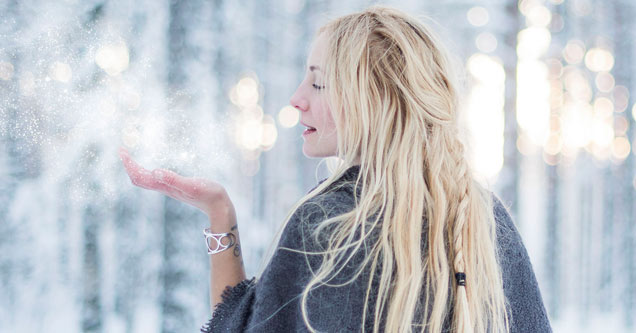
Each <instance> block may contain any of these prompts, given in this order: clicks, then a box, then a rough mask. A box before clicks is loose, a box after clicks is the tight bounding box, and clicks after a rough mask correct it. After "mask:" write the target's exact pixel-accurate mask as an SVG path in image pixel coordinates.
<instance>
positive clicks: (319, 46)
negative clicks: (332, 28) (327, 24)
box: [307, 33, 327, 68]
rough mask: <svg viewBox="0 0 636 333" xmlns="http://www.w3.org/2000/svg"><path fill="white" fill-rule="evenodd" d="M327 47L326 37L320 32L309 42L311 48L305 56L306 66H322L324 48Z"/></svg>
mask: <svg viewBox="0 0 636 333" xmlns="http://www.w3.org/2000/svg"><path fill="white" fill-rule="evenodd" d="M326 48H327V37H326V35H325V34H324V33H321V34H320V35H318V37H316V39H315V40H314V41H313V43H312V44H311V50H310V51H309V56H308V57H307V67H308V68H309V67H310V66H318V67H323V65H324V56H325V49H326Z"/></svg>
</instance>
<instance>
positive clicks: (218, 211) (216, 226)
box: [207, 198, 236, 232]
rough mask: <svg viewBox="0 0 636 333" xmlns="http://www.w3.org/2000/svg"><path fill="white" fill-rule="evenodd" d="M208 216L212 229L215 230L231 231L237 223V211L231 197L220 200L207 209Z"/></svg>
mask: <svg viewBox="0 0 636 333" xmlns="http://www.w3.org/2000/svg"><path fill="white" fill-rule="evenodd" d="M207 216H208V219H209V220H210V230H212V231H214V232H229V231H230V229H231V228H232V227H234V226H235V225H236V212H235V211H234V206H233V205H232V202H231V201H230V200H229V198H228V199H227V200H223V201H218V202H216V203H215V205H214V206H213V207H210V208H209V209H207Z"/></svg>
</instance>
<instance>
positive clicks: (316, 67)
mask: <svg viewBox="0 0 636 333" xmlns="http://www.w3.org/2000/svg"><path fill="white" fill-rule="evenodd" d="M314 70H320V67H318V66H315V65H311V66H309V71H311V72H313V71H314Z"/></svg>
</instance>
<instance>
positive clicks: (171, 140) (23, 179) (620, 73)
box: [0, 0, 636, 333]
mask: <svg viewBox="0 0 636 333" xmlns="http://www.w3.org/2000/svg"><path fill="white" fill-rule="evenodd" d="M376 3H379V4H386V5H390V6H394V7H396V8H399V9H402V10H405V11H407V12H409V13H412V14H413V15H416V16H417V17H419V18H421V19H422V20H424V22H426V23H427V24H428V25H430V26H431V27H432V29H433V30H434V31H436V32H437V33H438V34H439V35H441V36H442V37H443V40H444V41H445V42H446V47H448V49H449V50H450V51H451V54H452V55H453V56H454V57H455V58H456V61H457V62H458V63H459V64H460V67H462V69H463V71H464V75H463V78H464V80H463V81H464V82H463V84H464V92H463V103H462V113H461V115H462V116H461V120H462V124H463V125H464V126H465V127H466V130H467V131H468V133H470V138H471V139H470V142H469V147H470V153H469V156H468V158H469V160H470V162H471V165H472V167H473V169H474V171H475V176H476V177H477V178H478V179H480V181H482V182H483V183H484V184H486V185H487V186H488V187H489V188H490V189H491V190H492V191H493V192H494V193H496V194H497V195H498V196H499V197H500V198H502V200H503V202H504V204H505V205H506V206H507V207H509V211H510V213H511V215H512V217H513V219H514V221H515V223H516V226H517V228H518V229H519V231H520V233H521V235H522V237H523V240H524V243H525V246H526V248H527V250H528V253H529V255H530V258H531V261H532V264H533V267H534V270H535V273H536V275H537V280H538V282H539V285H540V288H541V292H542V296H543V300H544V302H545V305H546V308H547V310H548V313H549V316H550V319H551V322H552V325H553V328H554V330H555V332H600V331H603V332H634V331H635V330H636V322H635V321H636V237H635V236H636V225H635V222H636V211H635V208H636V207H635V204H636V195H635V188H636V177H635V176H636V166H635V163H634V162H635V157H636V155H635V153H634V150H633V148H632V146H633V145H634V144H636V142H635V136H634V134H635V133H634V126H635V119H636V106H634V98H633V96H635V95H636V41H635V37H636V24H635V23H634V20H635V18H636V2H634V1H633V0H612V1H602V0H519V1H517V0H481V1H479V0H478V1H467V0H445V1H433V0H425V1H424V0H417V1H416V0H402V1H363V0H348V1H334V0H319V1H309V0H307V1H305V0H271V1H229V0H184V1H176V0H172V1H167V0H164V1H157V0H137V1H123V0H118V1H117V0H57V1H49V0H26V1H21V0H20V1H18V0H0V332H40V331H49V332H109V333H110V332H115V333H117V332H196V331H198V330H199V328H200V327H201V325H202V324H203V323H204V322H205V321H206V320H207V319H209V316H210V296H209V288H210V287H209V274H210V272H209V269H210V268H209V261H208V255H207V253H206V247H205V242H204V237H203V234H202V230H203V229H204V228H206V227H207V226H208V225H209V221H208V220H207V218H206V216H205V215H204V214H203V213H201V212H200V211H199V210H197V209H195V208H193V207H190V206H187V205H185V204H182V203H180V202H178V201H176V200H173V199H171V198H168V197H165V196H163V195H161V194H158V193H156V192H151V191H147V190H143V189H140V188H138V187H135V186H133V185H132V184H131V182H130V179H129V178H128V176H127V175H126V173H125V171H124V168H123V166H122V164H121V161H120V159H119V156H118V154H117V151H118V148H119V147H125V148H126V149H128V150H129V151H130V153H131V155H132V156H133V157H134V158H135V159H136V160H137V161H139V162H140V164H142V165H143V166H145V167H148V168H159V167H161V168H169V169H171V170H174V171H176V172H178V173H180V174H182V175H186V176H199V177H204V178H208V179H213V180H215V181H218V182H219V183H221V184H223V185H224V186H225V187H226V189H227V191H228V193H229V195H230V197H231V198H232V200H233V202H234V205H235V207H236V212H237V217H238V224H239V227H240V230H241V243H242V244H244V246H243V253H244V258H245V268H246V271H247V275H248V276H249V277H251V276H253V275H255V274H256V273H257V272H258V271H259V269H260V268H261V265H262V258H263V255H264V253H265V252H266V251H267V249H268V248H269V247H270V246H271V243H272V240H273V239H274V236H275V233H276V231H277V230H278V227H279V226H280V224H281V223H282V222H283V220H284V218H285V216H286V215H287V213H288V210H289V209H290V207H291V206H292V205H293V204H294V203H295V202H296V201H297V200H298V199H300V198H301V197H302V195H304V194H305V193H306V192H307V191H308V190H309V189H311V188H312V187H313V186H314V185H316V183H317V182H318V181H319V180H321V179H323V178H324V177H326V176H327V175H328V174H329V165H330V164H331V163H332V162H334V161H333V160H331V158H328V159H326V160H318V159H310V158H307V157H305V156H304V155H303V153H302V149H301V147H302V143H303V141H302V137H301V133H302V131H303V129H304V128H302V126H300V124H299V123H298V121H299V114H298V111H297V110H296V109H295V108H293V107H292V106H290V105H289V98H290V96H291V95H292V93H293V92H294V90H295V89H296V87H297V85H298V84H299V83H300V81H301V80H302V78H303V76H304V66H306V57H307V54H308V51H309V46H310V43H311V41H312V39H313V38H314V36H315V33H316V30H317V28H318V27H320V26H321V25H322V24H324V23H326V22H327V21H328V20H329V19H331V18H335V17H337V16H339V15H343V14H347V13H350V12H353V11H357V10H361V9H364V8H365V7H367V6H369V5H372V4H376Z"/></svg>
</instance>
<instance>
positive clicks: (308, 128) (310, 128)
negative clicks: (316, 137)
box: [300, 121, 316, 131]
mask: <svg viewBox="0 0 636 333" xmlns="http://www.w3.org/2000/svg"><path fill="white" fill-rule="evenodd" d="M300 123H301V124H302V125H303V126H305V127H307V130H314V131H315V130H316V128H315V127H312V126H309V125H307V124H305V123H303V122H302V121H301V122H300Z"/></svg>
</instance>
